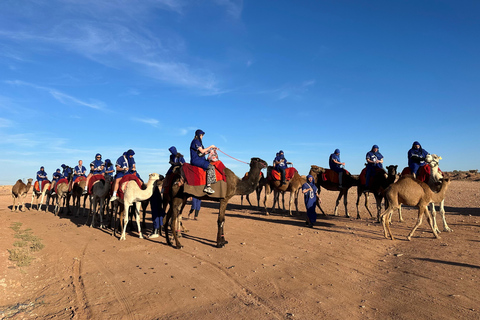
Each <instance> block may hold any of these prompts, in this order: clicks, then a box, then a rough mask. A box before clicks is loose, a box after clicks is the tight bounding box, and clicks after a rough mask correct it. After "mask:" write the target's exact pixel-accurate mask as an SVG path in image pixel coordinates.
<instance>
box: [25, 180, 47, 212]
mask: <svg viewBox="0 0 480 320" xmlns="http://www.w3.org/2000/svg"><path fill="white" fill-rule="evenodd" d="M51 185H52V183H51V182H50V181H49V182H48V183H46V184H45V185H44V186H43V189H42V192H38V191H37V190H35V188H33V189H32V190H33V192H32V201H31V203H30V208H32V209H33V205H34V204H36V205H37V210H38V211H40V209H41V208H42V205H43V200H44V199H45V193H46V192H47V190H48V189H50V186H51ZM40 196H41V197H42V198H41V200H40V204H38V198H40ZM34 200H35V203H34ZM29 210H30V209H29ZM45 210H47V208H46V207H45Z"/></svg>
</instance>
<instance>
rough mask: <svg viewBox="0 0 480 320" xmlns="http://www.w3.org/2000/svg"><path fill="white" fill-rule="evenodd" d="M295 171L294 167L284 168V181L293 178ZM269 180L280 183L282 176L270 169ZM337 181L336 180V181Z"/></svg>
mask: <svg viewBox="0 0 480 320" xmlns="http://www.w3.org/2000/svg"><path fill="white" fill-rule="evenodd" d="M297 172H298V171H297V169H295V168H294V167H290V168H286V169H285V181H290V180H292V178H293V176H294V175H295V173H297ZM268 179H269V180H273V181H280V180H281V179H282V176H281V174H280V172H279V171H277V170H275V169H272V173H271V175H270V176H269V177H268ZM337 180H338V179H337Z"/></svg>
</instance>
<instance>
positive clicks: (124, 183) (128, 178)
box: [117, 173, 143, 200]
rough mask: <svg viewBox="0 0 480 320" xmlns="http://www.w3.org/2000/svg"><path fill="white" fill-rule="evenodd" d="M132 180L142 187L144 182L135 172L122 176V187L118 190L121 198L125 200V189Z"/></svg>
mask: <svg viewBox="0 0 480 320" xmlns="http://www.w3.org/2000/svg"><path fill="white" fill-rule="evenodd" d="M132 180H133V181H136V182H137V184H138V187H139V188H142V185H143V182H142V180H140V179H139V178H138V177H137V175H136V174H135V173H132V174H126V175H124V176H123V177H122V180H120V187H119V188H118V191H117V195H118V197H119V198H120V199H122V200H123V197H124V196H125V190H126V189H127V183H128V182H130V181H132Z"/></svg>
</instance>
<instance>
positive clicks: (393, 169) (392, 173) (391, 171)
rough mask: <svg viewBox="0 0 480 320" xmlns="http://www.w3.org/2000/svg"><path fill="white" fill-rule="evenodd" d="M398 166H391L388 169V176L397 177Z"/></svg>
mask: <svg viewBox="0 0 480 320" xmlns="http://www.w3.org/2000/svg"><path fill="white" fill-rule="evenodd" d="M397 168H398V165H391V166H388V167H387V172H388V176H390V177H393V176H396V175H397Z"/></svg>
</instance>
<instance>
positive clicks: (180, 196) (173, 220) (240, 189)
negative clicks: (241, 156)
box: [164, 158, 267, 249]
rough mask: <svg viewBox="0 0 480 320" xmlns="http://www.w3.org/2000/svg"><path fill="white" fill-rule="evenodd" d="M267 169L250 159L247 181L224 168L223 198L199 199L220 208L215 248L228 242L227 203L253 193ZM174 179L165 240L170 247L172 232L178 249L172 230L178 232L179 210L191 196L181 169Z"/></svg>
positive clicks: (176, 237)
mask: <svg viewBox="0 0 480 320" xmlns="http://www.w3.org/2000/svg"><path fill="white" fill-rule="evenodd" d="M266 167H267V163H266V162H265V161H264V160H262V159H260V158H252V159H251V160H250V171H249V173H248V179H247V180H241V179H240V178H238V177H237V176H236V175H235V174H234V173H233V172H232V171H231V170H230V169H228V168H225V170H224V172H225V175H226V178H227V181H226V185H227V191H226V195H225V197H224V198H213V197H209V196H204V197H202V198H200V199H202V200H212V201H218V202H220V208H219V213H218V220H217V226H218V229H217V248H222V247H223V246H225V244H227V243H228V241H226V240H225V235H224V225H225V211H226V209H227V204H228V201H230V199H231V198H232V197H233V196H234V195H247V194H250V193H252V192H253V191H255V189H256V188H257V187H258V183H259V181H260V171H261V170H262V169H263V168H266ZM174 175H175V176H174V178H173V181H174V182H173V184H172V187H171V188H170V195H169V199H170V207H169V209H168V212H167V216H166V217H165V223H164V226H165V238H166V240H167V243H168V244H169V245H172V243H171V241H170V237H169V236H168V232H169V231H168V229H169V227H170V229H171V230H172V233H173V237H174V239H175V247H176V248H177V249H180V248H181V247H183V246H182V245H181V243H180V241H179V239H178V238H179V237H178V234H177V232H173V230H178V227H179V226H180V214H181V209H182V208H183V207H184V206H185V203H186V202H187V198H188V197H190V196H191V195H189V194H187V193H186V192H185V191H184V190H185V188H184V181H185V180H184V177H183V169H181V168H178V169H176V170H174Z"/></svg>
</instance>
